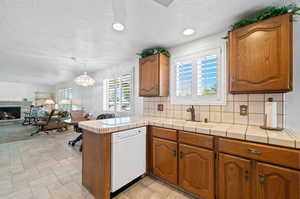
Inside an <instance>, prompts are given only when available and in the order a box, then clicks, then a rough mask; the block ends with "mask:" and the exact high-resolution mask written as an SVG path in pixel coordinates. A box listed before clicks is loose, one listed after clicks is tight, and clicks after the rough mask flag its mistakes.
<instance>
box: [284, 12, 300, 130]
mask: <svg viewBox="0 0 300 199" xmlns="http://www.w3.org/2000/svg"><path fill="white" fill-rule="evenodd" d="M297 18H298V19H297V20H298V21H297V22H294V90H293V92H290V93H287V94H286V101H287V103H286V106H285V107H286V110H285V113H286V115H287V117H286V126H287V128H291V129H295V130H296V131H297V132H299V133H300V119H299V116H300V21H299V19H300V17H297Z"/></svg>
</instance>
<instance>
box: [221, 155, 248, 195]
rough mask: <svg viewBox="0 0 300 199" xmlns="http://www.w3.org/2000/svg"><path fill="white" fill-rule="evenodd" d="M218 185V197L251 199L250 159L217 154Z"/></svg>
mask: <svg viewBox="0 0 300 199" xmlns="http://www.w3.org/2000/svg"><path fill="white" fill-rule="evenodd" d="M218 162H219V165H218V168H219V172H218V187H219V198H220V199H241V198H243V199H252V198H253V197H252V190H251V179H252V176H251V162H250V160H247V159H244V158H239V157H235V156H231V155H226V154H222V153H221V154H219V161H218Z"/></svg>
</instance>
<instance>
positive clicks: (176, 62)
mask: <svg viewBox="0 0 300 199" xmlns="http://www.w3.org/2000/svg"><path fill="white" fill-rule="evenodd" d="M172 59H173V60H172V61H171V63H172V66H171V67H172V72H171V75H172V77H171V81H172V83H171V103H172V104H187V105H188V104H194V105H197V104H201V105H222V104H225V103H226V61H225V47H217V48H209V49H208V50H203V51H200V52H195V53H192V54H189V55H186V56H181V57H175V58H172Z"/></svg>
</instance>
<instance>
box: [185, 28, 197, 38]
mask: <svg viewBox="0 0 300 199" xmlns="http://www.w3.org/2000/svg"><path fill="white" fill-rule="evenodd" d="M183 34H184V35H185V36H190V35H193V34H195V30H194V29H191V28H187V29H185V30H184V31H183Z"/></svg>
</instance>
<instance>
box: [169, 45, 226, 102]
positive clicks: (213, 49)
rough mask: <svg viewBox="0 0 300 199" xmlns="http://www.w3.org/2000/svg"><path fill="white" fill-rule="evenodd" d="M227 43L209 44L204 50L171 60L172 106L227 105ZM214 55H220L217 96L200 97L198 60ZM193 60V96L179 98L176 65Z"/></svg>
mask: <svg viewBox="0 0 300 199" xmlns="http://www.w3.org/2000/svg"><path fill="white" fill-rule="evenodd" d="M226 53H227V52H226V43H223V42H216V43H214V44H209V45H206V46H205V47H203V48H202V49H194V50H193V51H190V52H189V53H188V54H182V55H179V56H174V57H172V58H171V65H170V67H171V90H170V98H171V104H178V105H179V104H181V105H226V100H227V60H226ZM212 54H218V67H217V95H213V96H198V95H197V93H198V91H197V84H198V79H197V75H198V70H197V66H198V65H197V63H196V62H197V61H196V60H197V59H198V60H199V58H201V57H205V56H209V55H212ZM189 59H190V60H192V62H191V63H192V64H193V70H192V71H193V74H192V96H177V95H176V87H177V81H176V76H177V71H176V69H177V67H176V64H177V63H178V62H180V61H182V62H186V60H189Z"/></svg>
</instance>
